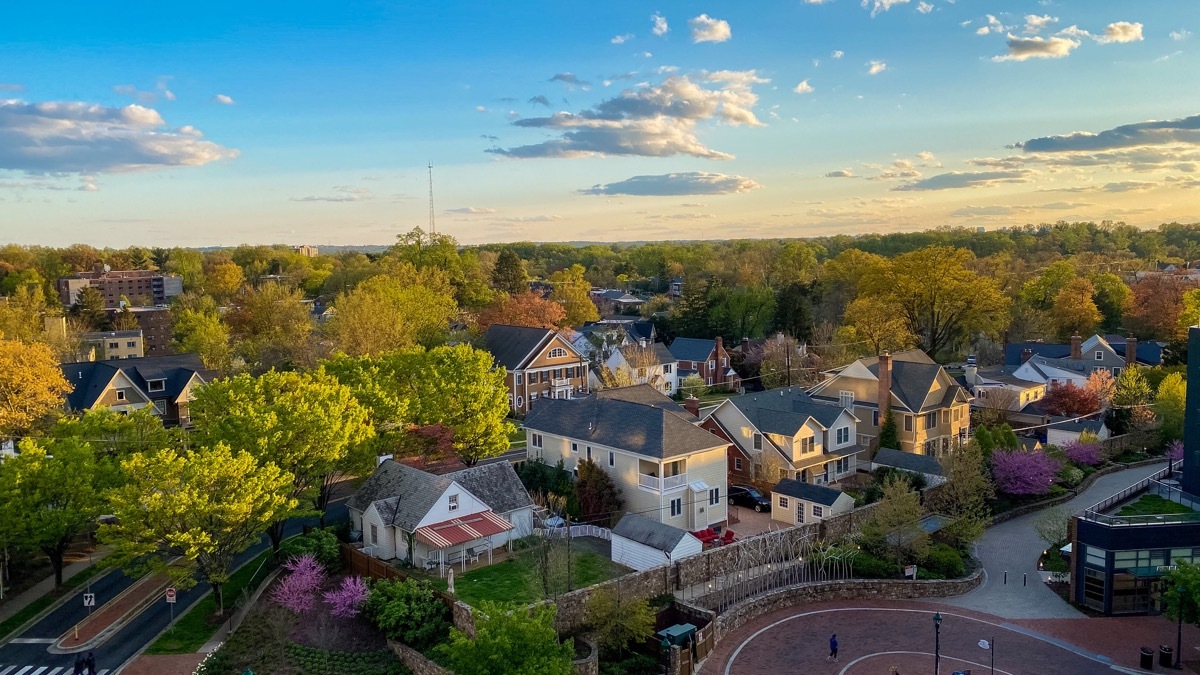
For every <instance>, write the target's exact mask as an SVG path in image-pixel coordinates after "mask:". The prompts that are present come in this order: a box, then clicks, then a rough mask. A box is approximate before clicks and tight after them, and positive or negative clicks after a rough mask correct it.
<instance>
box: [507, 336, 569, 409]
mask: <svg viewBox="0 0 1200 675" xmlns="http://www.w3.org/2000/svg"><path fill="white" fill-rule="evenodd" d="M555 348H562V349H565V350H567V355H566V356H563V357H556V358H550V356H549V354H550V351H551V350H552V349H555ZM568 368H569V369H571V370H566V369H568ZM556 369H557V370H559V371H560V372H559V377H558V378H557V379H559V380H564V379H565V380H568V381H569V383H568V384H567V385H566V386H565V387H562V386H560V387H556V386H555V385H554V380H555V379H556V378H555V377H554V371H555V370H556ZM588 369H589V365H588V361H587V359H586V358H584V357H582V356H580V354H579V353H578V352H577V351H576V350H575V347H574V346H573V345H572V344H571V343H570V342H569V341H567V340H566V339H565V338H563V337H562V336H561V335H555V336H554V339H552V340H550V341H549V342H547V343H546V345H545V346H543V347H542V349H540V350H539V351H538V353H537V354H535V355H534V356H533V357H532V358H531V359H530V360H529V363H527V364H525V365H523V366H522V367H521V368H518V369H513V370H511V371H508V372H506V373H505V375H504V385H505V386H506V387H508V393H509V405H510V406H511V407H512V409H513V411H514V412H516V413H517V414H519V415H524V414H525V413H527V412H529V411H530V410H532V409H533V406H534V405H535V403H536V400H537V399H534V398H533V396H534V395H535V394H536V396H537V398H538V399H540V398H554V397H555V396H556V395H557V396H559V397H562V396H564V395H565V396H567V397H570V398H574V397H575V396H577V395H581V394H586V393H587V392H588ZM518 373H519V374H520V375H521V384H517V382H516V380H517V378H516V376H517V374H518ZM531 377H532V378H533V379H532V380H531Z"/></svg>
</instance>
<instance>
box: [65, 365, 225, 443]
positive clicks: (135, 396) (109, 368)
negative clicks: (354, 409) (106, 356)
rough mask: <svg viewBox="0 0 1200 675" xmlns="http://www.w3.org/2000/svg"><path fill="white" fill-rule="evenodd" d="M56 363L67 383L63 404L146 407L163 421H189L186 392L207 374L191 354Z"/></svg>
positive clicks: (125, 409) (76, 407)
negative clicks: (65, 400)
mask: <svg viewBox="0 0 1200 675" xmlns="http://www.w3.org/2000/svg"><path fill="white" fill-rule="evenodd" d="M61 368H62V374H63V377H65V378H66V380H67V382H69V383H70V384H71V386H72V387H73V390H72V391H71V393H70V394H67V408H68V409H70V410H77V411H83V410H91V409H93V408H110V409H112V410H116V411H118V412H128V411H130V410H137V409H139V408H147V407H151V408H153V410H154V414H155V415H157V416H159V417H161V418H162V421H163V424H165V425H167V426H182V427H186V426H190V425H191V415H190V414H189V411H188V406H189V404H190V403H191V400H192V392H193V391H194V390H195V388H196V387H198V386H200V385H202V384H204V383H205V382H207V381H208V380H210V379H212V373H211V372H210V371H208V370H206V369H205V368H204V364H203V363H201V361H200V357H199V356H197V355H195V354H174V355H171V356H146V357H143V358H140V359H120V360H115V361H84V362H82V363H64V364H62V366H61Z"/></svg>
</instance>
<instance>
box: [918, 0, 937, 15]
mask: <svg viewBox="0 0 1200 675" xmlns="http://www.w3.org/2000/svg"><path fill="white" fill-rule="evenodd" d="M917 11H918V12H920V13H922V14H928V13H930V12H932V11H933V5H931V4H929V3H928V2H924V1H922V2H920V3H917Z"/></svg>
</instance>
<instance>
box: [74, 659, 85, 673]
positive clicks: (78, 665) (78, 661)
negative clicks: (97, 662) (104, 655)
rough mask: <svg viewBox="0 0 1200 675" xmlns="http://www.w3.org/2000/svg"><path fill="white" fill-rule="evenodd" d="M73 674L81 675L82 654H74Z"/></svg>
mask: <svg viewBox="0 0 1200 675" xmlns="http://www.w3.org/2000/svg"><path fill="white" fill-rule="evenodd" d="M75 675H83V654H76V655H75Z"/></svg>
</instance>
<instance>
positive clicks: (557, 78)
mask: <svg viewBox="0 0 1200 675" xmlns="http://www.w3.org/2000/svg"><path fill="white" fill-rule="evenodd" d="M547 81H548V82H562V83H563V84H564V85H565V86H566V87H567V89H573V88H575V87H579V88H581V89H583V90H585V91H586V90H587V88H588V85H590V84H591V83H590V82H588V81H586V80H581V79H579V77H578V76H576V75H575V74H574V73H555V74H554V75H553V76H552V77H551V78H550V79H549V80H547Z"/></svg>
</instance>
